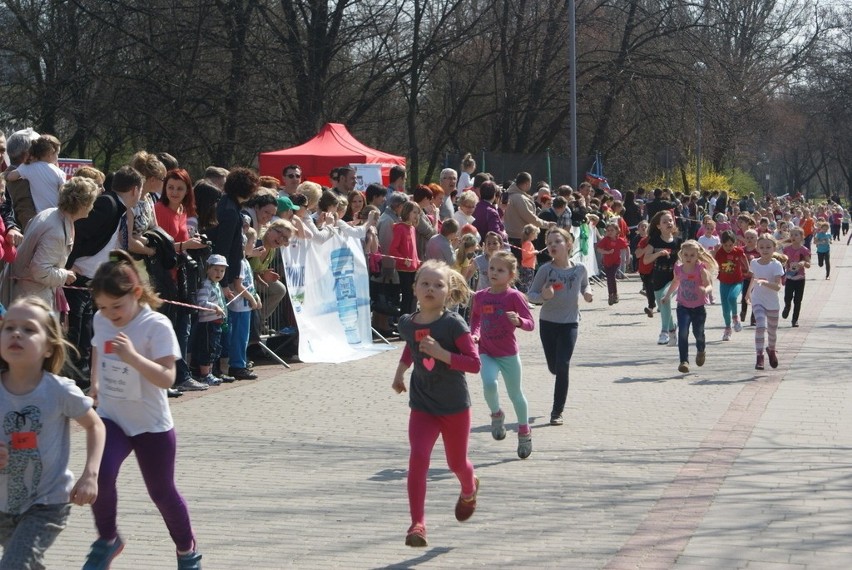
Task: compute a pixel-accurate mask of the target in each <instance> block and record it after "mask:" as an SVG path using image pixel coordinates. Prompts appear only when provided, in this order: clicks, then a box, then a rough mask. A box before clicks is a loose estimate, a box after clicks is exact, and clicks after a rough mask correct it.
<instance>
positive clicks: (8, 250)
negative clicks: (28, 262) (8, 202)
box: [0, 218, 18, 263]
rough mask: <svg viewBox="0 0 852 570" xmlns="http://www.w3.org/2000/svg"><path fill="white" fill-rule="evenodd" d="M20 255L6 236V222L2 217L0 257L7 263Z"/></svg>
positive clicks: (0, 222) (0, 220)
mask: <svg viewBox="0 0 852 570" xmlns="http://www.w3.org/2000/svg"><path fill="white" fill-rule="evenodd" d="M16 257H18V250H17V249H16V248H15V244H13V243H12V242H11V241H10V240H9V239H8V238H7V237H6V224H4V223H3V218H0V259H2V260H3V261H5V262H6V263H12V262H13V261H15V258H16Z"/></svg>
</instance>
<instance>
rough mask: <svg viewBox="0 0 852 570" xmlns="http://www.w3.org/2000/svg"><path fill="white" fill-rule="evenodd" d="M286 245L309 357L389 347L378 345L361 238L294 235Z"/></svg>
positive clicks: (338, 357)
mask: <svg viewBox="0 0 852 570" xmlns="http://www.w3.org/2000/svg"><path fill="white" fill-rule="evenodd" d="M293 241H294V242H295V243H292V244H291V246H290V247H288V248H283V249H282V257H283V259H284V267H285V268H286V269H285V270H286V275H287V289H288V293H289V295H290V299H291V300H292V302H293V309H294V311H295V313H296V322H297V324H298V327H299V359H300V360H302V361H303V362H329V363H336V362H348V361H350V360H357V359H359V358H364V357H366V356H370V355H371V354H376V353H378V352H383V351H385V350H388V348H389V347H388V345H378V344H373V337H372V331H371V329H370V289H369V287H370V283H369V274H368V272H367V262H366V260H365V258H364V252H363V249H362V247H361V243H360V241H359V240H357V239H354V238H346V237H343V236H341V235H338V234H335V235H334V236H333V237H332V238H331V239H329V240H327V241H326V242H324V243H318V242H313V241H311V242H304V241H302V240H293Z"/></svg>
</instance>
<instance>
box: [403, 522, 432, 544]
mask: <svg viewBox="0 0 852 570" xmlns="http://www.w3.org/2000/svg"><path fill="white" fill-rule="evenodd" d="M405 545H406V546H414V547H422V546H429V543H428V542H427V541H426V527H425V526H423V525H422V524H420V523H418V524H413V525H411V528H409V529H408V533H407V534H406V535H405Z"/></svg>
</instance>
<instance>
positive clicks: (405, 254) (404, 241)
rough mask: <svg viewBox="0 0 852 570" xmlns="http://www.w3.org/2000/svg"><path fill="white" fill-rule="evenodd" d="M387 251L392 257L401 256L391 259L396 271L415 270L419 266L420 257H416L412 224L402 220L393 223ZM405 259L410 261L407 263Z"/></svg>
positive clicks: (415, 243)
mask: <svg viewBox="0 0 852 570" xmlns="http://www.w3.org/2000/svg"><path fill="white" fill-rule="evenodd" d="M388 253H389V255H392V256H394V257H400V258H402V259H394V260H393V261H394V264H395V265H396V270H397V271H417V268H418V267H420V258H419V257H417V241H416V239H415V234H414V226H412V225H411V224H406V223H404V222H397V223H395V224H394V225H393V239H392V240H391V246H390V252H388ZM406 259H410V260H411V263H410V264H408V265H407V264H406V263H405V260H406Z"/></svg>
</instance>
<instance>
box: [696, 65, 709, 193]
mask: <svg viewBox="0 0 852 570" xmlns="http://www.w3.org/2000/svg"><path fill="white" fill-rule="evenodd" d="M706 67H707V66H706V65H704V62H703V61H696V62H695V71H696V72H697V76H698V87H697V89H696V90H695V138H696V141H695V190H696V191H697V192H698V193H699V194H701V118H702V109H701V74H702V73H703V72H704V70H705V69H706Z"/></svg>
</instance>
